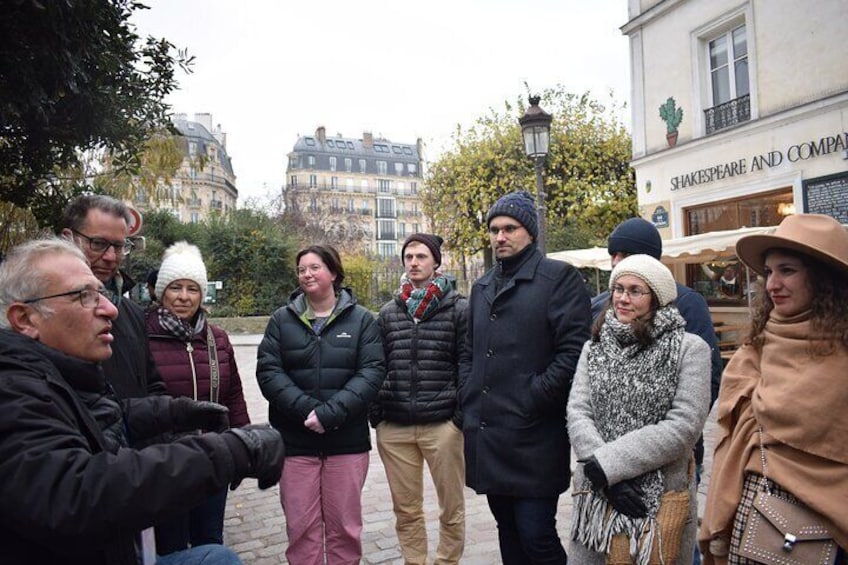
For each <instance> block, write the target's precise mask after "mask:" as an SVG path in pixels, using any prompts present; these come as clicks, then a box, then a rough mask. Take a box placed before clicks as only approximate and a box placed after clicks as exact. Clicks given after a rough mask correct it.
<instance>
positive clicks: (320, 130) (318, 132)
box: [315, 126, 327, 145]
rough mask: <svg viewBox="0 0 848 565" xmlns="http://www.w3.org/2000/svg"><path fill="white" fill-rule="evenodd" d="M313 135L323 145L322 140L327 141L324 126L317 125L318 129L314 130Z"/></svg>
mask: <svg viewBox="0 0 848 565" xmlns="http://www.w3.org/2000/svg"><path fill="white" fill-rule="evenodd" d="M315 137H317V138H318V143H320V144H321V145H324V142H325V141H327V129H326V128H325V127H324V126H318V129H316V130H315Z"/></svg>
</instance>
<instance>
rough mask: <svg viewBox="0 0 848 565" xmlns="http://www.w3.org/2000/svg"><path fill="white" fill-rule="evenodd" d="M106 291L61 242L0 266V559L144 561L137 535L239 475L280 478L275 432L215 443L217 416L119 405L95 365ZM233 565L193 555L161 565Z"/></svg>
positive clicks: (109, 323) (119, 564) (168, 403)
mask: <svg viewBox="0 0 848 565" xmlns="http://www.w3.org/2000/svg"><path fill="white" fill-rule="evenodd" d="M112 298H114V295H113V293H112V292H110V291H109V290H108V289H106V288H105V287H104V286H103V284H102V283H101V281H99V280H98V279H97V278H96V277H95V276H94V275H93V274H92V271H91V269H90V268H89V267H88V264H87V263H86V259H85V257H84V256H83V254H82V252H81V251H80V250H79V249H78V248H77V247H75V246H74V245H72V244H71V243H69V242H68V241H65V240H63V239H58V238H51V239H45V240H36V241H33V242H29V243H26V244H23V245H21V246H19V247H17V248H15V249H13V250H12V251H11V252H10V253H9V256H8V258H7V260H6V261H5V262H4V263H3V264H2V265H0V312H1V313H2V315H0V548H2V549H0V555H2V558H0V561H2V562H3V563H6V564H11V565H24V564H26V565H36V564H39V565H40V564H43V563H65V564H72V565H76V564H80V565H82V564H86V565H138V564H139V563H140V562H142V561H141V558H142V557H144V559H145V560H144V563H152V562H153V559H155V555H151V553H150V552H149V551H148V548H147V547H146V546H145V544H144V543H143V542H142V541H141V538H140V536H139V532H140V531H141V530H142V529H144V528H147V527H149V526H151V525H152V524H154V523H155V522H157V521H160V520H162V519H164V518H167V517H169V516H171V515H173V514H175V513H177V512H180V511H183V510H184V509H185V508H187V507H191V506H194V505H196V504H197V503H198V502H200V501H201V500H203V499H204V498H206V497H207V496H209V495H210V494H213V493H216V492H219V491H220V490H221V489H223V488H225V487H226V485H227V484H232V485H233V486H235V485H237V484H238V482H239V481H241V479H242V478H244V477H248V476H249V477H256V478H258V479H259V486H260V488H268V487H269V486H272V485H274V484H275V483H276V481H277V480H278V478H279V476H280V471H281V468H282V461H283V447H282V440H281V438H280V436H279V434H278V433H277V432H276V431H275V430H273V429H272V428H270V427H268V426H265V427H258V426H255V427H248V428H238V429H234V430H229V431H224V432H223V433H203V434H196V433H193V434H191V435H187V436H185V437H182V438H180V439H178V440H175V441H174V442H173V443H165V444H153V445H149V446H148V447H146V448H145V449H143V450H137V449H134V448H133V447H132V446H133V444H135V443H137V442H139V443H140V442H145V441H146V440H147V441H150V440H151V438H156V437H160V436H162V435H163V434H166V433H175V432H176V433H180V432H188V431H196V430H218V431H223V429H224V428H225V427H226V424H227V417H226V416H227V409H226V408H224V407H222V406H219V405H216V404H213V403H211V402H196V401H194V400H191V399H188V398H179V399H173V398H171V397H168V396H161V395H160V396H149V397H146V398H132V399H118V398H117V397H115V395H114V393H113V391H112V390H111V388H110V387H109V385H108V384H107V382H106V380H105V379H104V376H103V371H102V369H101V367H100V363H101V362H102V361H104V360H105V359H107V358H108V357H109V356H110V355H111V353H112V352H111V343H112V341H113V339H114V336H113V334H112V329H113V327H114V326H113V322H114V320H115V318H116V316H117V314H118V312H117V309H116V308H115V305H114V304H113V302H112V301H111V299H112ZM216 557H217V558H218V559H219V560H218V561H214V562H215V563H221V564H229V563H240V561H239V560H238V558H237V557H236V556H235V554H233V553H232V552H231V551H229V550H228V549H226V548H224V547H223V546H217V545H216V546H199V547H197V548H193V549H190V550H186V551H184V552H178V553H174V554H172V555H169V556H167V557H165V558H162V559H161V560H159V561H158V563H161V564H162V565H165V564H166V563H167V564H168V565H177V564H184V565H188V564H191V563H199V562H200V561H201V560H202V559H209V561H207V562H212V559H213V558H216Z"/></svg>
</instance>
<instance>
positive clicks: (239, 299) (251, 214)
mask: <svg viewBox="0 0 848 565" xmlns="http://www.w3.org/2000/svg"><path fill="white" fill-rule="evenodd" d="M205 227H206V235H205V245H204V246H203V251H204V258H206V262H207V268H208V269H209V275H210V276H209V279H210V280H213V279H214V280H220V281H223V283H224V288H223V290H222V292H221V293H219V295H218V296H219V299H220V302H222V306H223V307H224V308H221V309H219V310H221V311H222V313H227V314H233V315H237V316H249V315H265V314H270V313H271V312H273V311H274V310H276V309H277V308H279V307H280V306H282V305H283V304H285V303H286V301H287V300H288V296H289V294H290V293H291V291H292V290H293V289H294V287H295V286H296V284H297V278H296V276H295V265H294V256H295V254H296V252H297V251H296V246H295V243H294V242H293V241H292V240H291V238H289V237H288V236H286V235H285V234H284V233H283V232H282V230H281V228H280V226H279V223H278V222H276V221H275V220H274V219H273V218H271V217H269V216H268V215H267V214H266V213H264V212H262V211H258V210H253V209H249V208H242V209H240V210H235V211H233V212H231V213H230V214H228V215H226V216H213V217H212V218H211V219H210V220H208V222H207V224H206V226H205Z"/></svg>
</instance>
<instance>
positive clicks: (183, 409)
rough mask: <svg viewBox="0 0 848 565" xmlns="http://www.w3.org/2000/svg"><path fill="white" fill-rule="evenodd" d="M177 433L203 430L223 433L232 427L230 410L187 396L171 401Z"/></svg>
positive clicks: (172, 419) (173, 421)
mask: <svg viewBox="0 0 848 565" xmlns="http://www.w3.org/2000/svg"><path fill="white" fill-rule="evenodd" d="M168 408H169V409H170V411H171V422H172V423H173V426H174V429H173V431H175V432H189V431H193V430H203V431H205V432H223V431H225V430H227V429H229V427H230V418H229V416H228V414H229V412H230V411H229V410H228V409H227V407H226V406H221V405H220V404H215V403H214V402H208V401H197V400H192V399H191V398H188V397H185V396H178V397H177V398H173V399H171V403H170V405H169V406H168Z"/></svg>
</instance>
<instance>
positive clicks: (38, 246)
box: [0, 235, 88, 328]
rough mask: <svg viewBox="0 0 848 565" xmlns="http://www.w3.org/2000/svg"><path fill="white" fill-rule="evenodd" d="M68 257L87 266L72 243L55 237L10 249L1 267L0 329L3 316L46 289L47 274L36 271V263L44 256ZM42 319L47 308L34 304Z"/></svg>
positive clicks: (4, 326)
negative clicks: (1, 313)
mask: <svg viewBox="0 0 848 565" xmlns="http://www.w3.org/2000/svg"><path fill="white" fill-rule="evenodd" d="M54 255H71V256H73V257H77V258H78V259H79V260H80V261H82V262H83V263H86V264H88V262H87V261H86V259H85V255H84V254H83V252H82V251H80V249H79V247H77V246H76V245H74V244H73V243H72V242H70V241H68V240H66V239H62V238H59V237H56V236H52V235H51V236H46V237H43V238H40V239H33V240H31V241H28V242H26V243H22V244H20V245H18V246H17V247H15V248H13V249H12V250H11V251H9V253H8V254H7V255H6V259H5V260H4V261H3V262H2V263H0V310H2V312H3V315H2V316H0V327H3V328H8V327H9V320H8V318H7V317H6V314H7V313H8V311H9V306H11V305H12V304H13V303H15V302H21V301H23V300H28V299H30V298H35V297H37V296H39V295H41V294H42V293H43V292H44V291H45V290H46V288H47V286H48V285H49V283H50V281H49V278H48V275H47V273H45V272H44V270H43V269H42V268H39V265H38V263H39V261H41V259H42V258H44V257H46V256H54ZM33 307H34V308H37V309H38V310H39V311H40V312H42V313H43V314H45V315H49V314H52V310H50V309H49V308H47V307H46V306H41V305H40V304H38V303H36V304H33Z"/></svg>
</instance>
